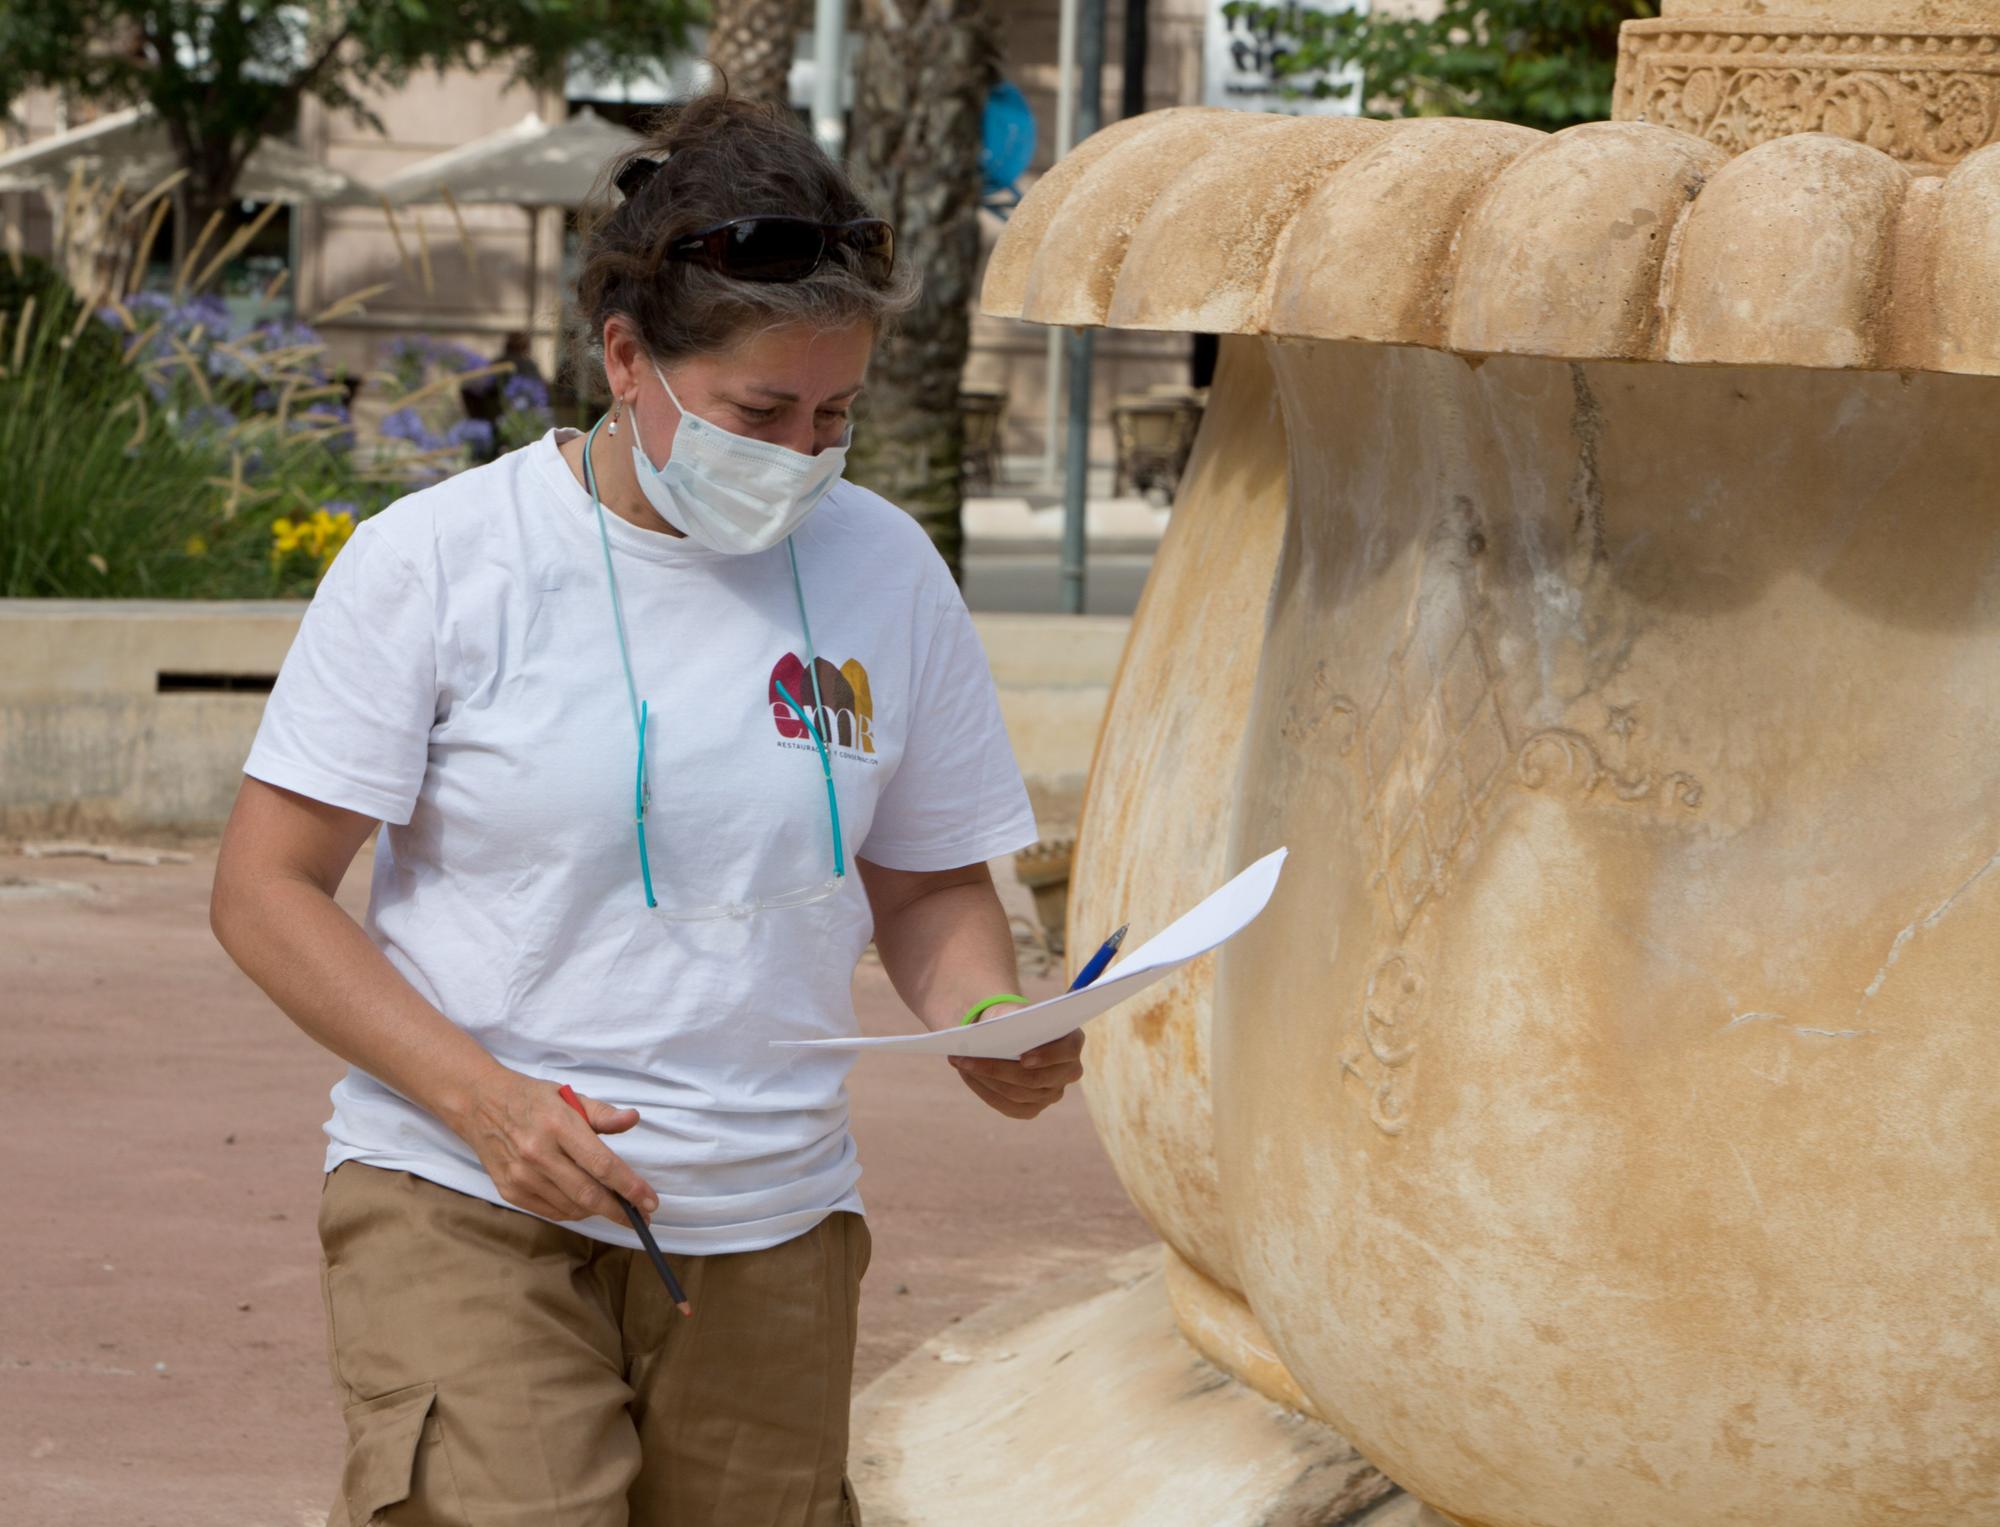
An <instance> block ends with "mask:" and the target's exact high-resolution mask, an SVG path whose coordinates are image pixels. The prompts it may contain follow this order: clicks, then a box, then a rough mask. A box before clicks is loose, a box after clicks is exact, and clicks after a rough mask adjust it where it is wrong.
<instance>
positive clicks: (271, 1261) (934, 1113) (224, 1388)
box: [0, 849, 1149, 1527]
mask: <svg viewBox="0 0 2000 1527" xmlns="http://www.w3.org/2000/svg"><path fill="white" fill-rule="evenodd" d="M212 867H213V851H212V849H211V850H209V851H206V852H198V853H197V855H196V862H195V863H194V864H192V865H189V866H179V867H160V868H144V867H124V866H110V865H106V864H103V863H100V862H98V861H95V860H85V859H56V860H27V859H22V858H17V857H10V856H7V855H5V854H0V1160H4V1161H5V1162H6V1163H7V1171H6V1172H5V1174H4V1175H0V1480H4V1481H5V1483H4V1485H3V1486H0V1490H4V1496H0V1519H5V1520H7V1521H19V1522H23V1523H28V1522H32V1523H35V1524H36V1527H86V1524H87V1527H106V1524H117V1527H303V1524H307V1523H317V1522H320V1521H323V1520H324V1515H325V1510H324V1508H325V1503H326V1500H327V1498H328V1496H329V1494H330V1487H331V1484H332V1482H333V1480H334V1478H335V1475H336V1473H337V1470H338V1457H339V1447H340V1439H341V1431H340V1422H339V1416H338V1413H337V1411H336V1410H335V1408H334V1404H333V1398H332V1390H331V1385H330V1383H329V1381H328V1379H327V1376H326V1372H325V1357H324V1347H323V1329H322V1324H321V1317H320V1308H319V1293H318V1284H317V1271H316V1269H317V1255H318V1248H317V1243H316V1240H315V1237H314V1232H313V1216H314V1212H315V1209H316V1195H317V1190H318V1184H319V1164H320V1153H321V1136H320V1132H319V1125H320V1123H321V1120H322V1118H323V1117H324V1114H325V1107H326V1105H325V1093H326V1089H327V1088H328V1087H329V1086H331V1085H332V1083H333V1082H334V1080H335V1079H336V1077H337V1076H338V1074H339V1069H340V1067H339V1063H338V1062H336V1061H334V1060H333V1059H332V1058H331V1057H329V1056H328V1055H326V1054H325V1053H324V1052H323V1051H320V1050H319V1049H317V1048H316V1047H314V1046H313V1045H312V1044H311V1043H310V1042H309V1041H308V1040H306V1039H305V1038H304V1037H303V1036H302V1035H300V1034H299V1033H298V1031H297V1030H295V1029H294V1028H292V1026H291V1025H290V1024H289V1023H288V1022H287V1020H286V1019H285V1018H284V1017H283V1016H282V1015H281V1014H280V1013H278V1012H277V1011H276V1010H275V1009H274V1008H272V1007H271V1006H270V1004H269V1003H268V1002H267V1001H266V1000H265V999H264V997H263V996H262V994H261V993H259V992H258V991H257V990H256V989H255V988H254V987H252V986H251V985H250V984H249V982H248V981H247V980H246V979H244V978H243V977H242V976H241V975H240V974H238V973H237V971H236V970H235V968H234V967H233V966H232V965H230V963H229V962H228V960H227V958H226V957H225V956H224V955H223V954H222V952H221V951H220V950H219V949H218V948H217V947H216V946H215V944H214V942H213V941H212V940H211V938H210V937H209V933H208V927H207V913H206V908H207V894H208V882H209V877H210V874H211V871H212ZM22 882H32V883H30V884H23V883H22ZM365 888H366V863H365V859H364V861H363V862H362V863H361V864H358V865H357V867H356V872H355V873H354V874H351V875H350V876H349V878H348V883H347V885H346V886H345V887H343V890H342V899H343V900H344V901H346V902H348V903H349V904H350V905H353V906H356V907H357V908H358V905H359V898H360V897H361V896H362V895H364V894H365ZM1019 894H1020V893H1019V891H1018V888H1017V887H1012V886H1010V887H1009V888H1008V895H1009V897H1010V899H1014V900H1018V898H1019ZM1052 986H1053V978H1051V977H1043V978H1041V979H1039V980H1033V979H1031V980H1030V983H1029V985H1028V986H1027V988H1026V989H1027V990H1028V991H1029V992H1030V993H1031V994H1035V993H1038V992H1041V991H1046V990H1049V989H1051V988H1052ZM857 1000H858V1003H859V1006H860V1009H861V1012H862V1014H863V1022H864V1025H865V1026H866V1027H867V1029H868V1030H869V1031H870V1032H892V1031H895V1030H896V1029H898V1028H899V1027H905V1026H908V1025H909V1024H911V1023H912V1022H913V1020H910V1019H908V1018H907V1017H904V1016H903V1015H902V1009H901V1006H900V1004H899V1003H898V1002H897V1000H896V998H895V997H894V995H893V994H892V993H891V992H890V991H889V990H888V986H887V983H886V981H885V980H884V979H883V977H882V975H881V972H880V970H879V969H877V968H876V967H874V966H872V965H865V966H864V967H863V969H862V971H861V972H860V974H859V976H858V977H857ZM853 1096H854V1116H855V1127H856V1131H857V1134H858V1135H859V1137H860V1143H861V1154H862V1160H863V1162H864V1163H865V1165H866V1168H867V1175H866V1177H865V1179H864V1182H863V1185H862V1186H863V1191H864V1193H865V1194H866V1196H867V1198H868V1203H869V1209H870V1219H871V1224H872V1226H873V1229H874V1232H875V1261H874V1266H873V1269H872V1271H871V1272H870V1274H869V1277H868V1281H867V1284H866V1288H865V1292H864V1297H863V1307H862V1336H861V1352H860V1369H861V1372H860V1376H859V1377H860V1381H861V1382H864V1383H865V1382H866V1381H867V1380H868V1379H869V1378H871V1377H873V1376H874V1375H875V1374H877V1373H879V1372H881V1371H882V1369H884V1368H885V1367H887V1366H888V1365H889V1364H890V1363H892V1362H894V1361H895V1360H896V1358H898V1357H900V1356H901V1355H902V1354H903V1353H905V1352H907V1351H909V1350H910V1349H911V1348H912V1347H914V1346H916V1345H917V1344H918V1343H919V1342H921V1341H922V1340H924V1339H925V1338H926V1337H928V1336H929V1335H931V1334H932V1333H933V1332H935V1331H937V1330H939V1329H941V1328H942V1327H943V1326H945V1325H946V1324H948V1323H949V1322H951V1321H952V1320H954V1319H956V1318H958V1317H960V1316H963V1315H966V1314H969V1313H970V1312H972V1311H973V1310H976V1309H978V1308H979V1307H980V1306H982V1305H984V1304H986V1303H987V1302H989V1301H990V1300H992V1299H994V1298H997V1297H999V1296H1001V1295H1004V1294H1007V1293H1010V1292H1015V1291H1018V1290H1021V1289H1023V1288H1026V1287H1028V1286H1030V1285H1032V1284H1033V1283H1035V1282H1036V1281H1037V1280H1040V1279H1046V1278H1049V1277H1053V1276H1056V1275H1059V1274H1062V1273H1064V1272H1067V1271H1070V1270H1072V1269H1075V1268H1078V1267H1081V1266H1083V1265H1086V1264H1088V1263H1091V1262H1093V1261H1095V1260H1096V1259H1098V1258H1100V1257H1102V1256H1104V1255H1106V1254H1108V1253H1111V1252H1115V1251H1119V1250H1123V1249H1125V1248H1128V1247H1132V1246H1136V1245H1139V1244H1142V1243H1143V1242H1144V1241H1146V1240H1147V1239H1148V1238H1149V1237H1148V1234H1147V1232H1146V1230H1145V1227H1144V1226H1143V1225H1142V1224H1141V1223H1140V1221H1139V1220H1138V1217H1137V1216H1136V1215H1135V1214H1134V1213H1133V1211H1132V1209H1131V1208H1130V1206H1129V1205H1128V1204H1127V1202H1126V1200H1125V1198H1124V1196H1123V1194H1122V1193H1121V1192H1120V1191H1119V1189H1118V1186H1117V1184H1116V1182H1115V1181H1114V1180H1113V1178H1112V1176H1111V1172H1110V1169H1109V1167H1108V1166H1107V1165H1106V1164H1105V1161H1104V1158H1103V1155H1102V1153H1101V1152H1100V1151H1099V1149H1098V1147H1097V1144H1096V1140H1095V1137H1094V1136H1093V1135H1092V1134H1091V1132H1090V1127H1089V1122H1088V1119H1087V1118H1086V1116H1085V1114H1084V1110H1083V1104H1082V1100H1081V1098H1078V1097H1074V1096H1072V1097H1071V1098H1070V1099H1067V1100H1065V1102H1064V1103H1063V1104H1062V1105H1061V1106H1060V1107H1059V1108H1058V1109H1056V1110H1054V1111H1052V1112H1051V1113H1049V1114H1047V1115H1044V1117H1043V1118H1042V1119H1040V1120H1038V1121H1036V1122H1035V1123H1033V1124H1025V1125H1024V1124H1017V1123H1014V1122H1012V1121H1009V1120H1006V1119H1003V1118H1001V1117H1000V1116H998V1115H997V1114H993V1113H991V1112H989V1111H987V1110H986V1109H984V1108H982V1107H980V1106H979V1105H978V1104H977V1103H976V1102H975V1101H974V1100H973V1099H972V1097H971V1096H970V1094H968V1093H966V1092H965V1091H964V1089H963V1087H962V1086H961V1085H960V1084H959V1082H958V1079H957V1077H956V1075H955V1074H954V1073H953V1072H951V1071H950V1069H949V1068H948V1067H946V1066H945V1065H944V1064H943V1063H942V1062H938V1063H930V1062H916V1061H890V1060H884V1061H881V1062H877V1063H876V1064H875V1065H874V1066H872V1067H864V1068H862V1069H859V1070H857V1072H856V1075H855V1078H854V1083H853Z"/></svg>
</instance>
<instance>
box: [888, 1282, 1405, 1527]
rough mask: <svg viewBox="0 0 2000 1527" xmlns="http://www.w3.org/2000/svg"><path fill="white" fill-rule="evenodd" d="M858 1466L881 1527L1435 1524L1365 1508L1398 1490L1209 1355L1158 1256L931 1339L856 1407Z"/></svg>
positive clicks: (1340, 1442) (998, 1308)
mask: <svg viewBox="0 0 2000 1527" xmlns="http://www.w3.org/2000/svg"><path fill="white" fill-rule="evenodd" d="M849 1456H850V1466H851V1468H852V1471H853V1476H854V1482H855V1488H856V1490H857V1492H858V1493H859V1495H860V1497H861V1504H862V1509H863V1511H864V1513H865V1514H866V1518H867V1521H868V1524H869V1527H936V1524H937V1523H940V1522H949V1523H951V1524H952V1527H1020V1524H1021V1523H1023V1522H1034V1523H1036V1524H1037V1527H1141V1524H1144V1527H1176V1524H1185V1527H1334V1524H1336V1523H1346V1522H1357V1523H1358V1522H1360V1521H1362V1520H1364V1519H1365V1520H1366V1521H1368V1522H1369V1523H1371V1524H1375V1527H1429V1524H1434V1523H1439V1521H1440V1519H1437V1518H1435V1517H1433V1518H1430V1519H1428V1523H1427V1521H1426V1519H1425V1518H1423V1517H1409V1518H1408V1519H1405V1518H1404V1517H1402V1516H1397V1515H1394V1514H1391V1515H1390V1516H1388V1517H1379V1516H1376V1515H1372V1514H1366V1513H1368V1511H1369V1508H1370V1507H1371V1506H1375V1505H1376V1504H1377V1503H1378V1502H1381V1501H1383V1500H1384V1499H1385V1498H1386V1497H1388V1496H1390V1495H1391V1494H1392V1493H1393V1492H1394V1490H1395V1487H1394V1486H1393V1485H1392V1484H1391V1483H1390V1482H1389V1481H1388V1480H1387V1479H1386V1478H1384V1477H1383V1476H1382V1475H1381V1474H1380V1473H1379V1472H1377V1471H1376V1469H1375V1468H1374V1467H1373V1466H1372V1465H1371V1464H1369V1463H1368V1461H1367V1460H1366V1459H1364V1458H1362V1457H1361V1456H1360V1455H1359V1454H1358V1453H1356V1452H1355V1451H1354V1449H1353V1448H1352V1447H1351V1446H1349V1445H1348V1443H1347V1441H1346V1439H1344V1438H1343V1437H1341V1436H1340V1435H1339V1434H1338V1433H1336V1432H1334V1431H1332V1430H1331V1429H1330V1428H1328V1427H1326V1426H1323V1425H1321V1424H1320V1423H1318V1422H1316V1421H1311V1420H1308V1419H1306V1418H1305V1417H1303V1416H1300V1415H1298V1414H1296V1413H1294V1412H1291V1411H1287V1410H1285V1409H1282V1408H1281V1407H1279V1406H1277V1405H1274V1404H1272V1403H1271V1402H1270V1401H1269V1400H1267V1399H1265V1398H1264V1397H1263V1396H1262V1395H1259V1394H1257V1393H1256V1392H1254V1391H1253V1390H1250V1389H1247V1388H1245V1387H1244V1386H1243V1385H1241V1384H1239V1383H1237V1382H1236V1381H1235V1380H1233V1379H1231V1378H1229V1377H1228V1376H1227V1375H1226V1374H1224V1373H1223V1372H1222V1371H1221V1370H1219V1369H1217V1368H1215V1367H1213V1366H1212V1365H1211V1364H1209V1363H1208V1362H1206V1361H1205V1360H1203V1359H1202V1358H1201V1357H1200V1356H1198V1355H1197V1354H1196V1353H1195V1351H1194V1349H1193V1348H1191V1347H1190V1346H1189V1345H1188V1344H1187V1343H1186V1342H1185V1341H1184V1340H1182V1338H1181V1335H1180V1333H1179V1331H1178V1330H1177V1329H1176V1327H1175V1325H1174V1318H1173V1313H1172V1310H1171V1308H1170V1306H1169V1304H1168V1301H1167V1294H1166V1289H1165V1287H1164V1285H1163V1282H1162V1277H1161V1253H1160V1250H1159V1248H1157V1247H1147V1248H1144V1249H1142V1250H1140V1251H1136V1252H1128V1253H1124V1254H1122V1255H1120V1256H1119V1257H1116V1258H1114V1259H1113V1260H1111V1261H1109V1262H1107V1263H1106V1264H1105V1265H1104V1267H1103V1268H1102V1269H1100V1270H1099V1271H1097V1272H1094V1273H1087V1274H1081V1275H1079V1276H1076V1277H1073V1278H1067V1279H1063V1280H1061V1281H1059V1282H1056V1283H1052V1284H1050V1285H1048V1286H1047V1287H1044V1288H1040V1289H1035V1290H1032V1291H1031V1292H1029V1293H1027V1294H1024V1295H1021V1296H1019V1297H1017V1298H1014V1299H1009V1300H1005V1301H1003V1302H1002V1303H1000V1304H997V1305H994V1306H991V1307H990V1308H988V1309H986V1310H983V1311H981V1312H980V1313H979V1314H978V1315H975V1316H973V1317H972V1318H970V1319H968V1320H966V1321H964V1322H962V1323H960V1324H958V1325H955V1326H953V1327H951V1328H950V1330H948V1331H947V1332H946V1333H945V1334H943V1335H941V1336H939V1337H936V1338H935V1339H933V1340H932V1341H930V1342H928V1343H926V1344H925V1345H924V1346H923V1347H921V1348H919V1349H918V1350H917V1351H916V1352H914V1353H912V1354H911V1355H910V1356H909V1357H907V1358H905V1359H904V1360H903V1361H902V1362H901V1363H899V1364H897V1365H896V1366H895V1367H894V1368H892V1369H890V1370H889V1372H887V1373H885V1374H884V1375H883V1376H882V1377H881V1378H879V1379H877V1380H876V1381H875V1382H874V1383H873V1384H871V1385H870V1386H869V1387H868V1388H867V1389H866V1390H865V1391H864V1392H863V1393H862V1395H861V1396H860V1398H859V1399H858V1400H857V1401H856V1402H855V1413H854V1442H853V1447H852V1449H851V1452H850V1455H849ZM1410 1505H1411V1506H1414V1505H1415V1503H1414V1502H1411V1503H1410ZM1406 1509H1407V1508H1406Z"/></svg>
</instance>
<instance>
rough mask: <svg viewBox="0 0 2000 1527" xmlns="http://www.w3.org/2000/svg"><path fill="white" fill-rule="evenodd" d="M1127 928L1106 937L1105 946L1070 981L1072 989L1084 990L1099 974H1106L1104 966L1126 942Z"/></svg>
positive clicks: (1128, 924)
mask: <svg viewBox="0 0 2000 1527" xmlns="http://www.w3.org/2000/svg"><path fill="white" fill-rule="evenodd" d="M1131 926H1132V925H1131V924H1130V923H1127V924H1126V925H1125V928H1129V927H1131ZM1125 928H1120V929H1119V930H1118V931H1117V932H1116V933H1114V934H1112V935H1111V937H1109V938H1108V939H1106V940H1105V941H1104V947H1103V948H1102V949H1099V950H1098V951H1097V953H1095V954H1093V955H1092V956H1091V957H1090V961H1089V963H1088V964H1086V965H1085V966H1084V967H1083V969H1081V970H1079V971H1078V972H1077V973H1076V979H1075V980H1074V981H1072V982H1070V983H1069V989H1070V990H1071V991H1082V990H1083V989H1084V987H1086V986H1088V985H1090V983H1091V982H1092V981H1095V980H1096V979H1097V978H1098V977H1099V976H1101V975H1103V974H1104V967H1105V966H1107V965H1109V964H1110V963H1111V956H1113V955H1114V954H1116V953H1117V952H1118V946H1119V945H1120V944H1122V943H1124V942H1125Z"/></svg>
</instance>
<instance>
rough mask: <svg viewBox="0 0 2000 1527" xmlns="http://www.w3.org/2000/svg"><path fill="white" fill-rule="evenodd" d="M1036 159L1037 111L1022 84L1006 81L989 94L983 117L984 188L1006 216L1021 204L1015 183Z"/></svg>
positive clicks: (981, 170)
mask: <svg viewBox="0 0 2000 1527" xmlns="http://www.w3.org/2000/svg"><path fill="white" fill-rule="evenodd" d="M1034 159H1035V114H1034V113H1033V112H1032V111H1030V110H1029V109H1028V98H1027V97H1026V96H1024V95H1023V94H1021V91H1020V87H1019V86H1017V85H1013V84H1010V83H1009V82H1008V81H1006V80H1002V81H1000V83H999V84H997V85H995V86H994V87H993V89H992V91H991V92H990V93H989V94H988V95H987V97H986V111H985V114H984V116H983V117H982V118H981V120H980V144H979V175H980V180H981V188H980V189H981V192H982V195H983V196H984V198H985V199H986V202H987V204H988V205H989V206H992V207H993V208H994V210H995V211H997V212H1001V213H1002V215H1004V214H1005V209H1006V208H1008V207H1012V206H1015V205H1018V204H1019V202H1020V200H1021V193H1020V192H1019V191H1018V190H1016V189H1015V188H1014V182H1015V181H1017V180H1019V179H1020V178H1021V175H1022V172H1023V171H1025V170H1026V169H1027V168H1028V166H1029V165H1030V164H1032V163H1033V162H1034Z"/></svg>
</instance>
